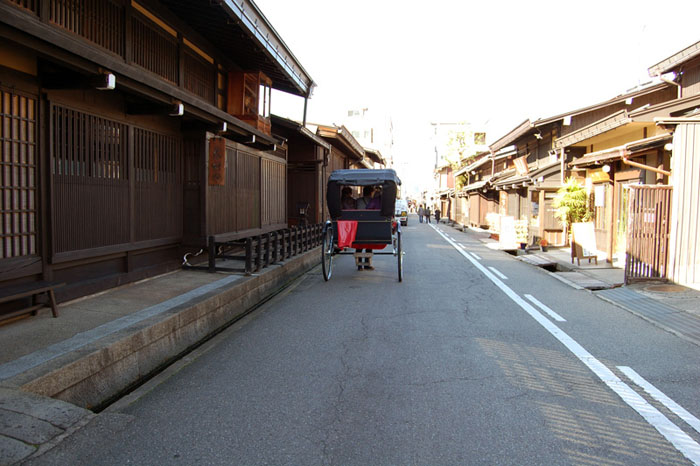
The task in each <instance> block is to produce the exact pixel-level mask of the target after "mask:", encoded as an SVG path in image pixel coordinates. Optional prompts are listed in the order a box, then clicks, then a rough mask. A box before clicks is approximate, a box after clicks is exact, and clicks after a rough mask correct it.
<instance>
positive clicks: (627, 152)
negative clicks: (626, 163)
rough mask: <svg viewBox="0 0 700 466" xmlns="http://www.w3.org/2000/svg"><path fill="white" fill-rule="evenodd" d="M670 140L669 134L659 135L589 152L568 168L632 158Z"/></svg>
mask: <svg viewBox="0 0 700 466" xmlns="http://www.w3.org/2000/svg"><path fill="white" fill-rule="evenodd" d="M672 138H673V136H672V135H671V134H659V135H656V136H652V137H650V138H645V139H639V140H637V141H632V142H628V143H626V144H622V145H620V146H616V147H611V148H609V149H603V150H600V151H596V152H591V153H588V154H585V155H584V156H583V157H581V158H578V159H576V160H574V161H572V162H569V167H587V166H591V165H598V164H601V163H603V162H608V161H612V160H618V159H621V158H623V157H629V156H634V155H635V154H640V153H642V152H644V151H646V150H649V149H653V148H656V147H660V146H662V145H664V144H665V143H667V142H668V141H671V139H672Z"/></svg>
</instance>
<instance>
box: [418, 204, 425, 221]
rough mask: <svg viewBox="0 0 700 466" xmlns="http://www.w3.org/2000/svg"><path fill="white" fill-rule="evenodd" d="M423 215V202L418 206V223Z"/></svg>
mask: <svg viewBox="0 0 700 466" xmlns="http://www.w3.org/2000/svg"><path fill="white" fill-rule="evenodd" d="M423 215H425V211H424V209H423V204H421V205H420V207H418V221H419V222H420V223H423Z"/></svg>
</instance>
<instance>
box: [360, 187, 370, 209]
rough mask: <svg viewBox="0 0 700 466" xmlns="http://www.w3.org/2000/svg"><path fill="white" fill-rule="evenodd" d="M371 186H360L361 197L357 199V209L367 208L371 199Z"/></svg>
mask: <svg viewBox="0 0 700 466" xmlns="http://www.w3.org/2000/svg"><path fill="white" fill-rule="evenodd" d="M373 192H374V187H373V186H365V187H363V188H362V197H361V198H359V199H358V200H357V208H358V209H367V204H369V201H371V200H372V193H373Z"/></svg>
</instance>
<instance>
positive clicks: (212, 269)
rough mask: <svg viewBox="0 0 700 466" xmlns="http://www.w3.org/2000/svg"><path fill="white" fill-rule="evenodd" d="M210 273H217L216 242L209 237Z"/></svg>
mask: <svg viewBox="0 0 700 466" xmlns="http://www.w3.org/2000/svg"><path fill="white" fill-rule="evenodd" d="M208 249H209V272H212V273H213V272H216V240H215V238H214V237H213V236H210V237H209V248H208Z"/></svg>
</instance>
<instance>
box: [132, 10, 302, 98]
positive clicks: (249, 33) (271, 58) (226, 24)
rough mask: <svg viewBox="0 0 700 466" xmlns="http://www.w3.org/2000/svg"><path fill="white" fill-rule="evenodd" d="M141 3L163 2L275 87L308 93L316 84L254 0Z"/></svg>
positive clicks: (240, 64) (243, 66) (229, 54)
mask: <svg viewBox="0 0 700 466" xmlns="http://www.w3.org/2000/svg"><path fill="white" fill-rule="evenodd" d="M141 3H143V4H145V5H148V6H149V7H150V8H157V7H158V5H162V6H164V7H165V8H167V9H168V10H169V11H171V12H172V13H173V14H174V15H175V16H177V17H178V18H179V19H180V21H183V22H186V23H187V24H188V25H189V26H190V27H192V28H193V29H194V30H196V31H197V32H198V33H199V34H200V35H202V36H204V37H206V38H207V39H208V40H209V41H210V42H211V43H213V44H214V45H215V46H216V47H217V48H218V49H220V50H222V51H223V52H224V53H225V54H226V55H227V56H230V57H233V59H234V61H235V62H236V63H237V64H238V65H239V66H240V68H241V69H242V70H260V71H262V72H264V73H265V74H266V75H267V76H269V77H270V78H271V79H272V83H273V84H272V85H273V87H274V88H275V89H278V90H281V91H284V92H287V93H290V94H295V95H299V96H309V95H310V94H311V92H312V90H313V88H314V87H315V84H314V82H313V80H312V79H311V76H309V74H308V73H307V72H306V70H304V68H303V67H302V66H301V63H300V62H299V60H297V58H296V57H295V56H294V54H292V52H291V50H290V49H289V47H288V46H287V44H285V43H284V41H283V40H282V38H281V37H280V35H279V34H278V33H277V31H275V29H274V28H273V27H272V25H271V24H270V22H269V21H268V20H267V18H266V17H265V15H264V14H263V13H262V12H261V11H260V9H259V8H258V7H257V5H256V4H255V3H254V2H253V1H252V0H235V1H234V0H217V1H210V2H193V1H191V0H141ZM161 8H162V7H161ZM241 42H243V43H242V44H241Z"/></svg>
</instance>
